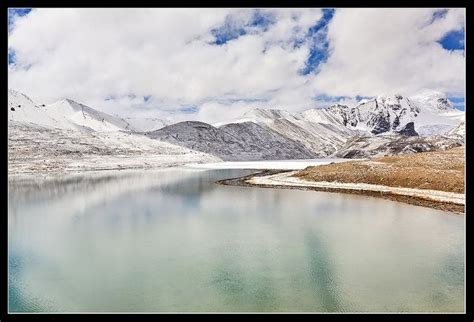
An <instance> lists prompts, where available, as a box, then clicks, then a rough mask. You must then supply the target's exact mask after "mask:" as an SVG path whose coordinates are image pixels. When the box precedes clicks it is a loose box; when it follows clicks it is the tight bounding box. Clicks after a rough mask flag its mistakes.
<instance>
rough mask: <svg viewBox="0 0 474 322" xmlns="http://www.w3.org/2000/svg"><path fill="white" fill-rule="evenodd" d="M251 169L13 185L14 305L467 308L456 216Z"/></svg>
mask: <svg viewBox="0 0 474 322" xmlns="http://www.w3.org/2000/svg"><path fill="white" fill-rule="evenodd" d="M250 173H252V171H251V170H192V169H180V168H172V169H164V170H156V171H137V172H112V173H99V174H97V173H96V174H84V175H76V176H68V177H60V178H56V179H48V180H25V181H21V182H19V181H12V182H10V185H9V213H8V219H9V226H8V231H9V237H8V238H9V246H8V249H9V266H8V271H9V272H8V273H9V281H8V282H9V310H10V312H219V311H224V312H241V311H247V312H283V311H285V312H286V311H297V312H411V311H416V312H434V311H440V312H446V311H457V312H460V311H464V216H462V215H454V214H450V213H446V212H443V211H438V210H433V209H429V208H423V207H417V206H412V205H407V204H403V203H399V202H393V201H387V200H383V199H377V198H372V197H364V196H357V195H349V194H338V193H327V192H314V191H298V190H286V189H263V188H249V187H233V186H223V185H218V184H215V181H216V180H219V179H224V178H232V177H239V176H243V175H247V174H250Z"/></svg>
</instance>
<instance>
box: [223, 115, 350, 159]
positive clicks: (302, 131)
mask: <svg viewBox="0 0 474 322" xmlns="http://www.w3.org/2000/svg"><path fill="white" fill-rule="evenodd" d="M246 122H252V123H256V124H259V125H261V126H264V127H266V128H268V129H270V130H272V131H275V132H277V133H279V134H280V135H282V136H284V137H286V138H287V139H289V140H291V141H294V142H297V143H299V144H300V145H301V146H302V147H304V148H305V149H307V150H309V151H312V153H313V154H314V155H315V156H316V157H318V158H320V157H326V156H328V155H330V154H332V153H334V152H335V151H336V150H337V149H338V148H339V147H341V146H342V145H343V144H344V142H345V141H346V140H347V138H348V137H350V136H352V135H354V134H356V133H357V132H355V131H353V130H351V129H349V128H347V127H345V126H344V125H343V124H342V121H341V119H340V118H339V117H338V116H335V115H333V114H332V113H330V112H328V111H326V110H323V109H314V110H308V111H305V112H303V113H290V112H288V111H284V110H278V109H269V110H264V109H260V108H255V109H253V110H251V111H249V112H247V113H245V114H244V115H242V117H241V118H238V119H233V120H232V121H230V122H223V123H220V124H217V126H218V127H219V128H221V127H223V126H226V125H229V124H239V123H246Z"/></svg>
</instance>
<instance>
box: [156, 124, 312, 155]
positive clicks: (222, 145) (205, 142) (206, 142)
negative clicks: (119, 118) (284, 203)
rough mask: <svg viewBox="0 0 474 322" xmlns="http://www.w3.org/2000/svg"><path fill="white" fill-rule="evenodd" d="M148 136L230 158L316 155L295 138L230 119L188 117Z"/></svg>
mask: <svg viewBox="0 0 474 322" xmlns="http://www.w3.org/2000/svg"><path fill="white" fill-rule="evenodd" d="M147 136H149V137H151V138H154V139H158V140H162V141H165V142H169V143H172V144H177V145H181V146H183V147H187V148H190V149H193V150H197V151H202V152H205V153H209V154H212V155H216V156H218V157H220V158H222V159H223V160H229V161H231V160H232V161H237V160H247V161H249V160H284V159H312V158H315V157H317V155H316V154H315V153H313V152H311V151H310V150H308V149H306V148H305V147H304V146H302V145H301V144H299V143H298V142H295V141H293V140H291V139H288V138H287V137H285V136H283V135H281V133H279V132H277V131H274V130H272V129H270V128H268V127H265V126H263V125H259V124H257V123H254V122H240V123H230V124H226V125H223V126H220V127H219V128H216V127H214V126H212V125H210V124H207V123H203V122H197V121H187V122H180V123H176V124H172V125H169V126H166V127H164V128H162V129H160V130H157V131H153V132H149V133H147Z"/></svg>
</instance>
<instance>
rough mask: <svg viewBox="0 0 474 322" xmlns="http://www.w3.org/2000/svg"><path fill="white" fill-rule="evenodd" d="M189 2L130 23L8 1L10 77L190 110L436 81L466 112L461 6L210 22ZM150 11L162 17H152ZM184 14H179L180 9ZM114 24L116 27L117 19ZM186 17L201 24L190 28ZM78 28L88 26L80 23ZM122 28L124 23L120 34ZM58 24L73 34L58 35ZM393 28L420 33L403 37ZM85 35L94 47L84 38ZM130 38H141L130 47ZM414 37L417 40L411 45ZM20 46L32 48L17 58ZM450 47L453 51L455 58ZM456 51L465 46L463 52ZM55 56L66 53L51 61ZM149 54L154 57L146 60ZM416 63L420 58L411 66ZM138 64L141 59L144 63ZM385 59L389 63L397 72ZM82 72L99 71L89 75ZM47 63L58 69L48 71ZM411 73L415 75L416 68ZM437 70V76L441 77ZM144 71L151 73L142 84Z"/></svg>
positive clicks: (332, 97)
mask: <svg viewBox="0 0 474 322" xmlns="http://www.w3.org/2000/svg"><path fill="white" fill-rule="evenodd" d="M77 10H81V9H77ZM190 10H193V9H188V10H187V11H188V12H184V11H183V12H178V11H173V12H171V11H170V13H166V14H163V15H162V12H159V11H165V10H143V11H140V10H136V11H134V12H133V13H132V12H130V11H129V12H130V17H132V16H134V18H133V19H132V18H130V21H131V23H128V20H127V18H124V19H125V20H124V21H123V22H121V21H117V19H116V18H115V17H113V14H112V13H111V11H110V10H103V11H95V12H94V15H96V16H95V18H91V15H90V14H88V13H86V11H85V10H83V11H82V12H84V14H83V15H82V14H79V15H78V14H74V15H73V14H72V12H66V11H64V12H63V13H60V11H59V12H58V10H56V11H55V12H53V11H52V10H51V11H48V10H47V9H36V10H33V11H31V9H27V8H22V9H9V15H8V16H9V40H10V41H9V42H11V43H12V44H11V45H9V51H8V63H9V65H10V67H11V69H10V78H11V80H12V83H14V84H17V86H18V87H20V88H18V89H19V90H24V91H25V92H27V93H30V92H31V94H32V95H34V94H39V96H42V97H44V98H46V99H52V98H53V97H54V95H65V96H71V95H76V97H75V98H76V99H79V100H81V99H82V100H84V98H86V99H87V98H88V97H92V96H93V97H94V99H91V101H93V102H94V103H100V102H106V104H112V103H116V104H118V105H119V104H128V106H131V105H133V104H138V105H140V106H142V105H150V106H151V105H152V104H156V103H157V102H164V103H165V104H164V105H166V106H167V109H172V107H170V106H175V108H174V109H175V110H176V111H178V112H182V113H183V114H192V113H199V112H201V111H202V110H203V107H206V108H208V109H209V110H211V109H213V108H214V106H224V105H228V106H237V107H236V108H235V109H236V110H237V109H238V108H240V109H242V108H243V107H242V106H244V105H246V104H247V105H248V104H252V103H253V102H258V103H259V105H260V106H262V105H263V106H265V104H264V103H265V102H267V103H268V105H269V106H270V107H272V108H274V107H281V108H285V107H287V108H288V109H291V108H292V106H291V103H292V101H295V104H294V105H295V107H294V108H295V109H296V108H300V106H306V107H307V108H308V107H310V106H308V104H311V102H315V101H317V102H318V103H319V104H317V105H321V104H325V103H333V102H340V101H351V100H352V101H357V100H360V99H361V98H368V97H373V96H376V95H378V94H386V92H387V90H392V89H393V91H395V92H400V91H402V92H403V91H407V92H416V89H417V88H419V89H423V88H434V89H436V90H441V91H443V92H444V93H446V94H447V95H448V96H449V98H450V100H451V101H452V102H453V104H454V105H455V106H456V108H459V109H464V97H463V95H460V93H462V92H463V88H461V87H460V86H458V85H456V86H454V85H452V84H454V83H456V84H461V83H462V81H463V80H462V79H461V78H459V79H457V80H456V81H452V80H450V79H451V78H453V77H461V76H462V75H461V76H456V73H455V70H458V71H462V69H459V68H461V66H462V64H463V63H462V61H463V60H464V56H463V55H464V48H465V47H464V38H465V29H464V24H463V22H462V21H461V20H462V19H461V18H460V17H462V15H463V13H462V12H459V10H458V11H456V10H457V9H456V10H454V9H435V10H431V11H427V10H428V9H424V10H425V11H423V10H419V11H416V12H415V11H413V9H406V10H411V11H410V12H409V13H410V15H409V16H410V17H411V16H413V21H408V20H407V19H405V20H397V19H396V17H395V16H396V15H397V14H400V15H403V16H406V14H405V13H404V12H403V10H400V11H399V12H396V11H391V12H388V11H382V10H379V11H377V10H375V11H370V10H366V11H363V12H362V11H357V9H346V10H341V9H330V8H327V9H322V10H319V9H311V10H310V9H294V10H293V11H291V10H286V11H285V10H277V9H276V10H270V9H248V10H230V9H229V10H228V9H221V10H214V11H209V12H207V11H206V14H208V16H205V17H206V18H205V19H204V18H203V19H201V18H200V13H196V14H192V15H191V16H192V18H190V16H189V14H190V13H189V11H190ZM196 10H197V9H196ZM209 10H211V9H209ZM82 12H81V13H82ZM214 12H215V17H213V15H214ZM407 12H408V11H407ZM361 13H362V14H361ZM142 15H143V16H145V15H147V18H146V19H145V18H143V17H141V16H142ZM149 15H156V18H155V19H150V18H149V17H148V16H149ZM174 15H175V16H174ZM181 15H183V18H179V17H181ZM371 15H374V16H373V17H371ZM384 15H386V16H387V17H388V18H390V21H392V22H391V24H395V25H396V24H397V23H402V22H403V23H405V25H400V26H398V27H399V28H395V27H396V26H395V27H394V28H392V27H391V26H390V24H387V25H385V24H383V23H384V22H385V21H388V18H385V19H383V18H381V16H384ZM135 16H136V17H135ZM30 17H31V18H30ZM100 17H104V19H99V18H100ZM123 17H124V16H122V18H123ZM312 17H314V18H312ZM122 18H121V19H122ZM392 18H393V19H392ZM19 19H22V26H21V28H20V27H18V28H17V27H16V24H15V21H18V20H19ZM81 19H82V20H81ZM377 19H380V22H379V23H378V25H375V27H374V26H372V24H374V23H375V22H374V21H377ZM417 19H418V20H419V19H426V25H425V27H423V28H425V30H420V31H419V32H418V30H416V28H419V27H417V26H419V25H420V24H419V23H418V22H417V21H416V20H417ZM86 21H87V22H86ZM132 21H133V23H132ZM460 21H461V22H460ZM115 23H117V26H116V27H113V28H111V26H112V25H113V24H115ZM187 24H189V26H192V25H193V26H194V27H189V28H188V27H187V26H186V25H187ZM77 25H82V26H84V27H83V28H77ZM35 26H36V27H35ZM38 26H41V28H38ZM183 26H184V27H185V28H182V27H183ZM435 26H436V28H435ZM431 27H433V28H432V30H433V33H436V34H437V35H438V36H437V38H436V40H435V42H433V45H430V46H424V47H423V46H421V45H420V44H423V37H425V36H424V35H427V34H429V33H427V32H426V30H428V29H430V28H431ZM114 28H115V29H114ZM76 29H82V30H76ZM117 29H120V30H121V33H120V34H117V32H116V30H117ZM378 29H380V30H378ZM48 30H49V31H48ZM58 30H66V31H67V32H66V31H65V32H64V35H61V34H58V32H57V31H58ZM440 30H441V32H440ZM109 32H110V35H109V34H108V33H109ZM137 32H141V34H136V33H137ZM397 32H398V33H400V34H404V35H406V34H411V33H412V34H413V35H415V36H413V37H411V35H410V38H406V39H404V38H400V37H399V35H397V34H396V33H397ZM193 33H194V35H193ZM390 33H394V34H393V35H390ZM180 37H181V38H182V39H183V40H185V39H186V38H187V40H185V41H183V42H182V43H183V44H185V46H184V47H179V46H182V45H180V44H181V43H179V42H177V43H174V42H173V41H172V40H173V39H174V38H176V39H181V38H180ZM101 39H102V40H101ZM155 39H156V41H155ZM158 39H162V40H158ZM393 39H400V40H401V41H402V42H401V43H400V46H399V49H398V48H397V47H394V48H395V49H396V51H397V52H396V53H392V52H389V54H390V55H389V56H387V57H384V56H383V55H385V54H386V53H387V51H384V48H388V47H386V45H384V43H385V42H387V45H388V46H391V45H392V43H391V42H393V41H394V40H393ZM84 40H86V42H90V43H91V44H92V45H89V46H82V47H81V46H79V44H80V43H81V42H84ZM170 40H171V42H170ZM372 40H373V41H372ZM408 41H411V45H409V44H408V43H407V42H408ZM36 42H37V44H36V45H35V46H32V44H33V43H36ZM44 43H47V44H48V48H46V47H45V46H43V44H44ZM349 43H350V44H349ZM435 43H437V44H438V45H437V46H441V48H442V49H443V50H444V51H445V52H446V54H443V53H442V52H437V53H436V55H438V56H440V57H439V58H436V62H437V63H436V65H435V66H434V67H436V68H438V69H439V72H436V71H435V70H430V69H433V68H434V67H433V63H432V62H430V61H429V60H430V59H432V58H430V57H432V54H430V51H434V50H435V47H434V46H435ZM135 44H136V47H132V46H135ZM140 44H142V45H140ZM143 44H146V46H144V45H143ZM163 44H166V46H164V45H163ZM341 45H342V47H341ZM75 46H77V48H76V51H75V52H68V48H71V49H70V50H71V51H72V48H73V47H75ZM147 46H148V47H147ZM172 46H175V47H173V48H172ZM409 46H412V47H409ZM413 46H420V47H419V48H416V50H415V51H413V50H412V49H413V48H414V47H413ZM42 47H44V48H42ZM122 47H123V48H122ZM212 47H214V48H215V49H212ZM343 47H345V48H343ZM405 47H406V48H411V49H409V51H410V52H411V54H410V55H412V57H410V55H406V57H403V56H401V55H403V53H404V52H407V50H406V49H403V48H405ZM110 48H114V49H115V50H112V51H111V50H110ZM149 48H153V50H155V51H156V55H153V54H150V52H149V50H150V49H149ZM170 48H172V49H170ZM258 48H260V49H258ZM431 48H432V49H431ZM173 50H176V52H175V53H173ZM188 50H189V52H188ZM398 51H399V53H398ZM19 52H21V53H25V54H22V55H19V54H18V53H19ZM161 52H163V53H161ZM377 52H380V54H378V55H377V54H376V53H377ZM448 53H454V54H455V56H454V58H453V56H449V54H448ZM459 53H462V55H461V56H462V61H461V60H460V59H461V58H458V56H459ZM51 54H54V55H56V56H57V57H63V58H62V59H61V61H57V60H56V61H54V60H52V59H51V57H52V56H51ZM397 55H398V56H397ZM416 55H418V57H416ZM154 56H156V57H154ZM135 57H136V58H135ZM144 57H146V59H148V57H150V58H149V59H150V61H149V63H147V62H146V61H145V60H146V59H145V58H144ZM211 57H213V58H211ZM367 57H371V58H370V59H368V58H367ZM411 58H413V59H411ZM137 59H138V60H137ZM453 59H455V60H456V65H453ZM405 60H406V62H407V63H406V64H405V63H403V61H405ZM389 61H390V62H389ZM418 61H419V62H420V63H419V64H418V65H413V62H418ZM141 64H143V68H139V67H137V66H138V65H141ZM423 64H425V65H423ZM397 65H399V66H402V67H403V66H408V65H410V66H411V67H410V69H409V68H407V71H404V70H403V68H400V67H395V66H397ZM437 65H440V66H437ZM171 66H174V67H173V68H172V67H171ZM379 66H380V67H379ZM387 66H393V68H392V69H391V70H390V68H387ZM429 66H431V67H429ZM444 66H446V67H444ZM450 66H452V67H450ZM30 67H31V68H30ZM413 68H415V69H416V70H414V69H413ZM137 69H139V70H140V71H143V72H140V71H137ZM155 69H156V72H155V71H154V70H155ZM194 69H195V70H194ZM76 70H77V71H76ZM87 70H90V71H94V73H95V72H97V75H100V76H97V77H95V76H94V77H92V78H91V77H87V76H86V75H85V73H86V71H87ZM385 70H387V71H385ZM46 71H48V72H50V71H55V72H57V73H58V74H57V75H53V74H51V75H49V74H48V73H47V72H46ZM462 72H464V71H462ZM59 73H60V74H59ZM83 73H84V75H83ZM404 73H406V75H405V74H404ZM413 73H416V75H417V78H413V77H412V75H413ZM420 73H421V74H426V75H421V74H420ZM109 74H110V75H109ZM122 74H123V75H122ZM394 74H396V75H395V76H394ZM457 74H458V75H459V74H460V73H459V72H458V73H457ZM72 75H74V77H73V76H72ZM418 75H421V76H423V77H418ZM433 75H435V76H436V77H435V78H438V79H436V80H434V79H433ZM70 77H71V79H69V78H70ZM141 77H143V79H141ZM443 77H445V78H446V79H443ZM148 78H150V80H151V81H146V79H148ZM392 78H393V79H392ZM418 78H419V79H418ZM96 79H97V81H96ZM100 79H102V81H99V80H100ZM109 79H111V80H114V79H118V80H119V81H117V84H113V81H108V82H107V83H106V84H107V86H106V87H107V88H106V87H104V80H109ZM408 80H410V82H411V83H409V82H408ZM65 81H66V82H68V83H70V84H71V86H68V88H67V89H65V88H63V87H64V86H63V85H62V83H64V82H65ZM234 82H235V83H234ZM417 82H418V83H417ZM47 84H50V86H51V87H54V88H55V89H57V90H56V94H48V93H47V90H48V89H47ZM173 84H174V85H173ZM446 84H447V85H446ZM221 87H222V88H221ZM102 88H103V91H104V92H103V93H102V92H100V89H102ZM175 92H176V93H175ZM130 93H132V94H130ZM300 98H301V99H300ZM296 101H298V103H296ZM127 102H129V103H127ZM260 103H262V104H260ZM275 105H278V106H275ZM223 110H225V109H224V108H223ZM176 111H174V112H176Z"/></svg>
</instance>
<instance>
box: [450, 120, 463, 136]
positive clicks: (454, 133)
mask: <svg viewBox="0 0 474 322" xmlns="http://www.w3.org/2000/svg"><path fill="white" fill-rule="evenodd" d="M445 135H446V136H448V137H462V138H464V137H465V136H466V124H465V122H464V121H462V122H461V123H459V125H458V126H456V127H454V128H452V129H451V130H449V131H447V132H446V133H445Z"/></svg>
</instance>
